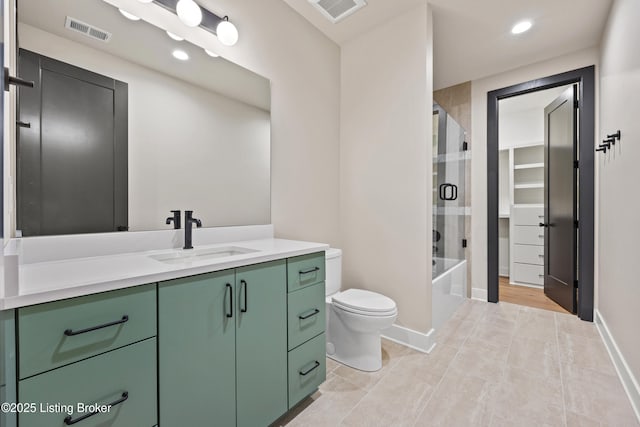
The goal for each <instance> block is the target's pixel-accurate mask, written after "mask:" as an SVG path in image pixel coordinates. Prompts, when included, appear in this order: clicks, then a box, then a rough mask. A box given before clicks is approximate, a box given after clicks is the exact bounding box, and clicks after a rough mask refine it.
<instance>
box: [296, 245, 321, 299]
mask: <svg viewBox="0 0 640 427" xmlns="http://www.w3.org/2000/svg"><path fill="white" fill-rule="evenodd" d="M324 264H325V261H324V251H322V252H316V253H313V254H308V255H301V256H297V257H293V258H289V259H288V260H287V287H288V290H289V292H292V291H295V290H298V289H301V288H304V287H305V286H310V285H313V284H316V283H320V282H324V274H325V270H324Z"/></svg>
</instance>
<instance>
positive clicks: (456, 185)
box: [433, 104, 468, 277]
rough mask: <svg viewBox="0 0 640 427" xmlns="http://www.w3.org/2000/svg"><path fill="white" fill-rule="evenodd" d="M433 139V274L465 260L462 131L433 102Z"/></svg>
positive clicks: (464, 189)
mask: <svg viewBox="0 0 640 427" xmlns="http://www.w3.org/2000/svg"><path fill="white" fill-rule="evenodd" d="M433 117H434V119H433V121H434V138H433V277H437V276H439V275H440V274H442V273H443V272H445V271H446V270H448V269H449V268H451V267H453V266H454V265H456V264H457V263H458V262H460V261H461V260H464V259H465V249H464V248H465V247H466V240H465V217H466V215H467V211H466V185H465V181H466V171H465V168H466V161H467V158H468V151H467V150H466V148H467V147H466V143H465V131H464V129H463V128H462V127H461V126H460V125H459V124H458V123H457V122H456V121H455V120H453V118H452V117H451V116H450V115H448V114H447V113H446V111H445V110H444V109H442V108H441V107H440V106H439V105H437V104H435V105H434V115H433Z"/></svg>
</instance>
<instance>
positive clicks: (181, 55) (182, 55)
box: [172, 49, 189, 61]
mask: <svg viewBox="0 0 640 427" xmlns="http://www.w3.org/2000/svg"><path fill="white" fill-rule="evenodd" d="M172 55H173V57H174V58H176V59H179V60H180V61H186V60H188V59H189V55H188V54H187V52H185V51H184V50H180V49H176V50H174V51H173V52H172Z"/></svg>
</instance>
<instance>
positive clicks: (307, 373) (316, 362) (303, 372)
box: [299, 360, 320, 376]
mask: <svg viewBox="0 0 640 427" xmlns="http://www.w3.org/2000/svg"><path fill="white" fill-rule="evenodd" d="M318 366H320V362H318V361H317V360H316V361H315V363H314V365H313V367H312V368H309V369H307V370H306V371H300V372H299V374H300V375H302V376H305V375H309V374H310V373H311V371H313V370H314V369H316V368H317V367H318Z"/></svg>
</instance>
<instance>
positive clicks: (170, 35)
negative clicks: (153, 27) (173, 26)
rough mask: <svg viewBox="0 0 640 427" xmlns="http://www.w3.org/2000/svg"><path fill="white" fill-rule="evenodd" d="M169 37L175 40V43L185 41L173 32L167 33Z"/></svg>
mask: <svg viewBox="0 0 640 427" xmlns="http://www.w3.org/2000/svg"><path fill="white" fill-rule="evenodd" d="M167 35H168V36H169V37H171V38H172V39H174V40H175V41H178V42H181V41H182V40H184V38H183V37H180V36H179V35H177V34H174V33H172V32H171V31H167Z"/></svg>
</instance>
